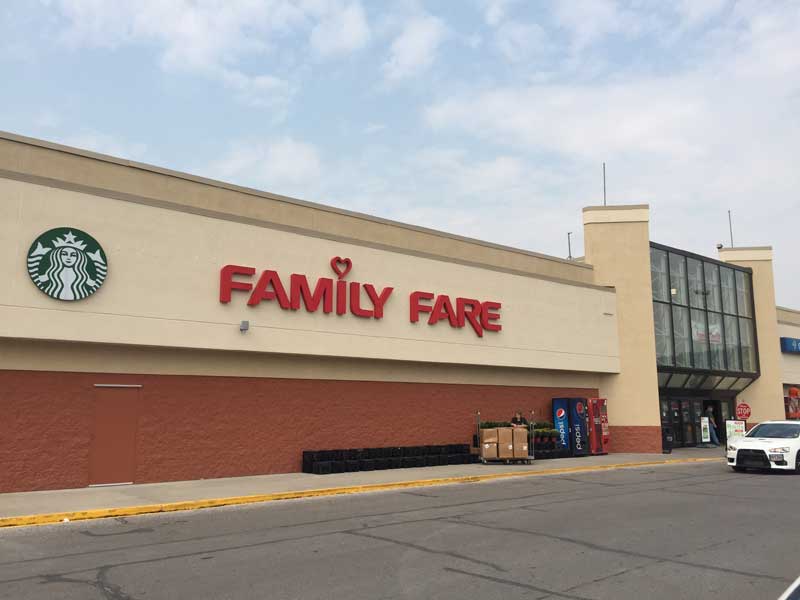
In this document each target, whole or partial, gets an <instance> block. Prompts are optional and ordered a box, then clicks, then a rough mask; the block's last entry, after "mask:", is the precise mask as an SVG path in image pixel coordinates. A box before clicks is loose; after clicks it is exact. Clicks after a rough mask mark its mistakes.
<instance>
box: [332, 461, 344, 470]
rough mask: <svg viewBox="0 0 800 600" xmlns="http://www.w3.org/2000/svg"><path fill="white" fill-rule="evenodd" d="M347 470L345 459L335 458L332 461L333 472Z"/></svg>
mask: <svg viewBox="0 0 800 600" xmlns="http://www.w3.org/2000/svg"><path fill="white" fill-rule="evenodd" d="M344 472H345V461H343V460H334V461H333V462H331V473H344Z"/></svg>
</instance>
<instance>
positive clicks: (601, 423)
mask: <svg viewBox="0 0 800 600" xmlns="http://www.w3.org/2000/svg"><path fill="white" fill-rule="evenodd" d="M587 409H588V414H589V419H588V422H589V452H590V453H591V454H608V450H607V449H606V448H607V444H608V413H607V410H606V399H605V398H589V401H588V404H587Z"/></svg>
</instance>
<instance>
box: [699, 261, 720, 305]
mask: <svg viewBox="0 0 800 600" xmlns="http://www.w3.org/2000/svg"><path fill="white" fill-rule="evenodd" d="M703 264H704V271H705V275H706V303H707V304H708V310H716V311H717V312H721V311H722V295H721V292H720V289H719V267H718V266H717V265H712V264H711V263H703Z"/></svg>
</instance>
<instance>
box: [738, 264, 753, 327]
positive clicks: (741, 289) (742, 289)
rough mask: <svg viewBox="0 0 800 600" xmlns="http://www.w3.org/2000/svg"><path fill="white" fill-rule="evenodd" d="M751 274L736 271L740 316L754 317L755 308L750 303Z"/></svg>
mask: <svg viewBox="0 0 800 600" xmlns="http://www.w3.org/2000/svg"><path fill="white" fill-rule="evenodd" d="M750 292H751V288H750V274H749V273H744V272H743V271H736V300H737V301H738V306H739V316H740V317H752V316H753V310H752V306H751V305H750V302H751V297H750Z"/></svg>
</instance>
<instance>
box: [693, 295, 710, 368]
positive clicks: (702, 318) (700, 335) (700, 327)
mask: <svg viewBox="0 0 800 600" xmlns="http://www.w3.org/2000/svg"><path fill="white" fill-rule="evenodd" d="M692 350H693V352H694V367H695V369H708V331H707V330H706V313H705V311H702V310H697V309H695V308H693V309H692Z"/></svg>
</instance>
